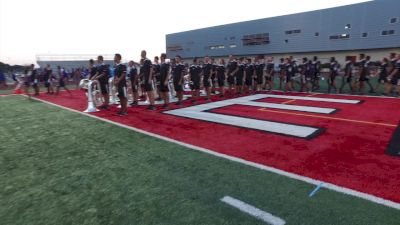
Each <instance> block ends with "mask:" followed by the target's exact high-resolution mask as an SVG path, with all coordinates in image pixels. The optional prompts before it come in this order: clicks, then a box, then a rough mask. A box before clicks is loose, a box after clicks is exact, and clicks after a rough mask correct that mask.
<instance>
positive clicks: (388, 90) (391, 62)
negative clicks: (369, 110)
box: [384, 52, 397, 95]
mask: <svg viewBox="0 0 400 225" xmlns="http://www.w3.org/2000/svg"><path fill="white" fill-rule="evenodd" d="M396 62H397V54H396V53H394V52H392V53H390V55H389V65H388V82H386V84H385V91H384V93H386V94H387V95H390V94H391V93H392V91H393V84H392V81H391V76H390V74H392V72H393V71H394V70H395V69H396Z"/></svg>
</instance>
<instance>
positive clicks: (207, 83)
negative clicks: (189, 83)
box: [203, 56, 213, 101]
mask: <svg viewBox="0 0 400 225" xmlns="http://www.w3.org/2000/svg"><path fill="white" fill-rule="evenodd" d="M212 70H213V64H211V61H210V58H209V57H208V56H206V57H204V66H203V87H204V91H205V92H206V94H207V101H211V73H212Z"/></svg>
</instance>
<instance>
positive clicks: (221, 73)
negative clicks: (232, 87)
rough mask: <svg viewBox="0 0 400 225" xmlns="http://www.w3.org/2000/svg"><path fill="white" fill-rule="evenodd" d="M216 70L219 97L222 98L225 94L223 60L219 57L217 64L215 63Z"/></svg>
mask: <svg viewBox="0 0 400 225" xmlns="http://www.w3.org/2000/svg"><path fill="white" fill-rule="evenodd" d="M216 71H217V81H218V91H219V97H220V98H223V97H224V95H225V79H226V77H225V71H226V69H225V60H224V59H220V60H219V64H218V65H217V68H216Z"/></svg>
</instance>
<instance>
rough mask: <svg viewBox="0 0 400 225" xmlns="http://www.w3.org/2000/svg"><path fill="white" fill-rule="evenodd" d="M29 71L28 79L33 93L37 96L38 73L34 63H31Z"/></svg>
mask: <svg viewBox="0 0 400 225" xmlns="http://www.w3.org/2000/svg"><path fill="white" fill-rule="evenodd" d="M30 71H31V77H30V81H31V82H32V88H33V91H34V95H35V96H39V75H38V73H37V70H36V69H35V65H34V64H31V66H30Z"/></svg>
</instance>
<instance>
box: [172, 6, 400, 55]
mask: <svg viewBox="0 0 400 225" xmlns="http://www.w3.org/2000/svg"><path fill="white" fill-rule="evenodd" d="M393 17H397V18H398V22H397V23H395V24H390V22H389V21H390V19H391V18H393ZM346 24H351V29H348V30H346V29H345V26H346ZM295 29H301V33H300V34H292V35H286V34H285V31H286V30H295ZM383 30H395V32H396V34H395V35H390V36H382V35H381V32H382V31H383ZM315 32H318V33H319V36H318V37H315V36H314V34H315ZM364 32H366V33H368V37H365V38H364V37H362V33H364ZM258 33H269V37H270V44H267V45H257V46H243V45H242V41H241V39H242V37H243V35H247V34H258ZM345 33H346V34H350V39H347V40H330V39H329V36H331V35H339V34H345ZM231 37H235V39H233V40H230V38H231ZM285 40H288V42H287V43H286V42H285ZM174 44H177V45H181V46H182V47H183V50H182V51H168V50H167V54H168V56H169V57H171V56H174V55H176V54H179V55H181V56H182V57H184V58H191V57H195V56H204V55H209V56H222V55H229V54H237V55H254V54H274V53H295V52H322V51H335V50H338V51H344V50H358V49H379V48H394V47H400V1H398V0H376V1H372V2H366V3H360V4H355V5H349V6H342V7H336V8H331V9H324V10H318V11H311V12H306V13H299V14H293V15H286V16H279V17H273V18H266V19H260V20H253V21H246V22H241V23H235V24H228V25H222V26H216V27H209V28H204V29H198V30H192V31H186V32H181V33H175V34H168V35H167V36H166V45H167V47H168V46H170V45H174ZM230 44H236V45H237V47H236V48H229V45H230ZM214 45H224V46H225V48H224V49H214V50H210V49H206V47H207V46H214Z"/></svg>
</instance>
